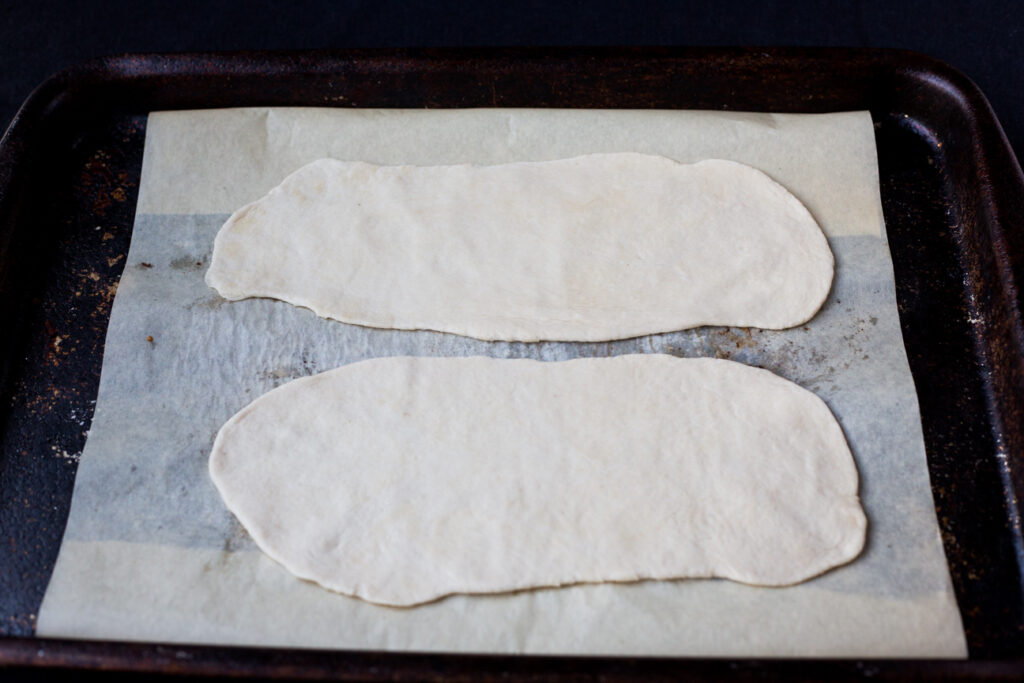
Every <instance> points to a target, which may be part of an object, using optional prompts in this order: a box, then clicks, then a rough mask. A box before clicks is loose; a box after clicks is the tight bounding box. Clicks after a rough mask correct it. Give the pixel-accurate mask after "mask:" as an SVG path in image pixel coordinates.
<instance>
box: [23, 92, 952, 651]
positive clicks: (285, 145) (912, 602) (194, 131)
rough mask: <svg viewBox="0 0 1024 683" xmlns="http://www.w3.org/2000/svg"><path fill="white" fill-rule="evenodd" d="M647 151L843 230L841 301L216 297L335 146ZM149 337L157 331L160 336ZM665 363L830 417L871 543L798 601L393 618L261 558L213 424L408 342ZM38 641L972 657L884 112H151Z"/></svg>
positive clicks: (456, 154)
mask: <svg viewBox="0 0 1024 683" xmlns="http://www.w3.org/2000/svg"><path fill="white" fill-rule="evenodd" d="M607 151H641V152H650V153H655V154H662V155H665V156H668V157H670V158H674V159H677V160H679V161H683V162H689V161H696V160H698V159H702V158H716V157H717V158H725V159H733V160H736V161H742V162H745V163H748V164H751V165H753V166H755V167H757V168H760V169H761V170H763V171H765V172H766V173H768V174H769V175H771V176H772V177H774V178H775V179H776V180H778V181H779V182H781V183H783V184H784V185H786V186H787V187H788V188H789V189H790V190H791V191H792V192H794V194H796V195H797V196H798V197H799V198H800V199H801V200H802V201H804V203H805V204H806V205H807V206H808V208H809V209H810V210H811V212H812V213H813V214H814V215H815V217H816V218H817V219H818V221H819V223H821V225H822V227H823V228H824V230H825V232H826V234H827V235H828V236H829V241H830V244H831V246H832V249H833V251H834V253H835V255H836V259H837V271H836V280H835V284H834V286H833V290H832V293H831V295H830V297H829V300H828V301H827V303H826V304H825V306H824V308H823V309H822V311H821V313H819V315H818V316H817V317H815V318H814V319H813V320H812V321H811V322H810V323H808V324H807V325H805V326H803V327H801V328H796V329H792V330H785V331H779V332H772V331H759V330H746V329H735V328H703V329H699V330H689V331H684V332H676V333H670V334H660V335H653V336H648V337H640V338H637V339H629V340H623V341H617V342H611V343H536V344H526V343H501V342H481V341H477V340H473V339H468V338H464V337H458V336H454V335H446V334H439V333H433V332H397V331H390V330H375V329H369V328H363V327H358V326H353V325H345V324H342V323H338V322H334V321H329V320H322V319H318V318H316V317H315V316H314V315H313V314H312V313H311V312H309V311H308V310H305V309H301V308H297V307H294V306H291V305H289V304H286V303H282V302H277V301H270V300H247V301H241V302H235V303H231V302H226V301H224V300H222V299H220V297H219V296H218V295H217V294H216V292H214V291H213V290H211V289H209V288H207V287H206V285H205V284H204V282H203V275H204V273H205V270H206V266H207V263H208V259H209V256H210V251H211V248H212V243H213V238H214V236H215V234H216V232H217V230H218V228H219V227H220V225H221V223H222V222H223V221H224V220H225V219H226V218H227V214H228V213H229V212H231V211H233V210H234V209H235V208H238V207H239V206H241V205H242V204H245V203H247V202H250V201H252V200H254V199H256V198H258V197H259V196H261V195H262V194H263V193H265V192H266V191H267V190H269V189H270V188H271V187H273V186H274V185H276V184H277V183H278V182H280V180H281V179H282V178H284V176H285V175H286V174H288V173H290V172H291V171H293V170H295V169H297V168H298V167H300V166H301V165H303V164H305V163H307V162H308V161H312V160H314V159H316V158H320V157H325V156H331V157H335V158H339V159H351V160H356V159H359V160H364V161H371V162H376V163H412V164H442V163H464V162H475V163H500V162H505V161H512V160H542V159H555V158H562V157H568V156H574V155H577V154H584V153H588V152H607ZM147 337H152V339H153V341H152V342H150V341H147ZM649 352H662V353H671V354H676V355H680V356H718V357H726V358H731V359H733V360H736V361H740V362H743V363H748V364H752V365H758V366H761V367H765V368H768V369H770V370H772V371H774V372H776V373H778V374H780V375H782V376H783V377H786V378H788V379H790V380H792V381H795V382H797V383H798V384H800V385H802V386H804V387H806V388H808V389H810V390H812V391H814V392H815V393H817V394H818V395H819V396H821V397H822V398H823V399H824V400H825V401H826V402H827V403H828V404H829V406H830V407H831V408H832V410H833V412H834V413H835V414H836V417H837V418H838V419H839V422H840V424H841V425H842V426H843V429H844V431H845V433H846V435H847V438H848V440H849V442H850V446H851V448H852V450H853V452H854V457H855V459H856V461H857V466H858V469H859V471H860V474H861V477H862V484H861V495H862V498H863V501H864V506H865V510H866V512H867V515H868V519H869V530H868V545H867V548H866V550H865V552H864V554H863V555H862V556H861V557H860V558H859V559H858V560H856V561H854V562H853V563H852V564H850V565H848V566H845V567H842V568H839V569H837V570H834V571H832V572H829V573H827V574H826V575H824V576H822V577H819V578H817V579H814V580H812V581H809V582H807V583H804V584H801V585H798V586H795V587H790V588H757V587H751V586H744V585H740V584H735V583H731V582H729V581H722V580H698V581H693V580H690V581H648V582H642V583H635V584H602V585H587V586H576V587H571V588H562V589H547V590H536V591H526V592H522V593H517V594H510V595H499V596H476V597H466V596H456V597H452V598H448V599H445V600H441V601H440V602H436V603H433V604H430V605H426V606H422V607H417V608H413V609H396V608H388V607H380V606H376V605H372V604H369V603H366V602H362V601H360V600H358V599H354V598H349V597H345V596H341V595H337V594H334V593H330V592H328V591H326V590H323V589H321V588H319V587H318V586H315V585H312V584H309V583H305V582H303V581H300V580H298V579H296V578H294V577H292V576H291V575H290V574H288V572H286V571H285V570H284V569H282V568H281V567H279V566H278V565H277V564H275V563H274V562H273V561H271V560H269V559H268V558H266V557H265V556H264V555H263V554H262V553H261V552H259V551H258V550H257V549H256V548H255V546H254V545H253V543H252V542H251V541H250V539H249V538H248V537H247V535H246V533H245V531H244V529H242V528H241V527H240V525H239V524H238V523H237V522H236V521H235V520H234V518H233V517H232V516H231V514H230V513H229V512H228V511H227V510H226V509H225V508H224V506H223V504H222V503H221V501H220V498H219V497H218V495H217V493H216V491H215V490H214V488H213V486H212V484H211V482H210V480H209V477H208V475H207V469H206V467H207V457H208V455H209V451H210V448H211V446H212V443H213V439H214V436H215V434H216V432H217V430H218V428H219V427H220V426H221V424H222V423H223V422H224V421H226V420H227V419H228V418H229V417H231V415H232V414H234V413H235V412H236V411H237V410H239V409H240V408H242V407H243V406H244V405H246V404H247V403H248V402H250V401H251V400H252V399H254V398H256V397H257V396H259V395H260V394H262V393H264V392H266V391H269V390H270V389H272V388H273V387H275V386H278V385H279V384H281V383H283V382H286V381H288V380H290V379H293V378H295V377H298V376H302V375H307V374H311V373H315V372H320V371H324V370H328V369H331V368H334V367H336V366H338V365H341V364H344V363H350V362H353V361H356V360H360V359H364V358H369V357H375V356H385V355H394V354H413V355H474V354H485V355H490V356H495V357H501V358H522V357H530V358H538V359H542V360H548V361H555V360H562V359H568V358H575V357H580V356H605V355H615V354H623V353H649ZM37 632H38V634H39V635H41V636H61V637H72V638H101V639H104V638H105V639H125V640H153V641H170V642H180V643H222V644H251V645H255V644H259V645H281V646H298V647H322V648H369V649H394V650H420V651H462V652H519V653H580V654H634V655H722V656H794V655H806V656H857V657H865V656H880V657H881V656H885V657H890V656H915V657H924V656H928V657H963V656H966V645H965V642H964V637H963V631H962V627H961V623H960V616H959V613H958V611H957V607H956V602H955V599H954V596H953V592H952V589H951V585H950V579H949V574H948V570H947V567H946V562H945V557H944V554H943V550H942V544H941V541H940V538H939V532H938V526H937V524H936V520H935V510H934V506H933V502H932V495H931V489H930V486H929V480H928V471H927V466H926V460H925V453H924V446H923V441H922V435H921V426H920V418H919V415H918V405H917V398H916V394H915V391H914V385H913V381H912V378H911V375H910V372H909V368H908V366H907V361H906V354H905V352H904V349H903V343H902V337H901V334H900V327H899V319H898V317H897V310H896V302H895V294H894V285H893V273H892V262H891V259H890V256H889V251H888V247H887V245H886V242H885V236H884V225H883V223H882V214H881V205H880V200H879V194H878V171H877V164H876V159H875V148H874V134H873V128H872V124H871V119H870V117H869V116H868V114H867V113H865V112H853V113H843V114H828V115H767V114H734V113H706V112H678V111H672V112H669V111H578V110H577V111H573V110H456V111H443V110H434V111H426V110H424V111H412V110H339V109H243V110H215V111H201V112H173V113H168V112H161V113H154V114H152V115H151V116H150V118H149V126H148V130H147V137H146V152H145V158H144V165H143V173H142V184H141V188H140V197H139V204H138V213H137V216H136V222H135V228H134V232H133V236H132V244H131V249H130V252H129V255H128V260H127V265H126V267H125V271H124V275H123V276H122V278H121V282H120V287H119V289H118V292H117V296H116V298H115V301H114V305H113V311H112V314H111V320H110V326H109V330H108V334H107V342H106V350H105V355H104V361H103V370H102V378H101V382H100V389H99V396H98V399H97V405H96V413H95V417H94V419H93V423H92V429H91V432H90V434H89V438H88V441H87V444H86V447H85V450H84V452H83V454H82V457H81V462H80V465H79V469H78V475H77V480H76V482H75V491H74V498H73V501H72V509H71V516H70V519H69V521H68V526H67V530H66V533H65V537H64V542H63V545H62V548H61V552H60V557H59V559H58V562H57V566H56V569H55V571H54V574H53V578H52V580H51V582H50V586H49V588H48V591H47V593H46V596H45V600H44V602H43V605H42V608H41V610H40V615H39V622H38V629H37Z"/></svg>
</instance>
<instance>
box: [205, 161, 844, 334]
mask: <svg viewBox="0 0 1024 683" xmlns="http://www.w3.org/2000/svg"><path fill="white" fill-rule="evenodd" d="M832 273H833V257H832V252H831V251H830V249H829V246H828V242H827V241H826V239H825V236H824V235H823V233H822V232H821V229H820V228H819V227H818V224H817V223H816V222H815V221H814V218H812V217H811V215H810V213H808V211H807V209H805V208H804V206H803V205H802V204H801V203H800V202H799V200H797V199H796V198H795V197H794V196H793V195H791V194H790V193H789V192H787V191H786V189H785V188H783V187H782V186H781V185H779V184H777V183H775V182H774V181H772V180H771V179H770V178H769V177H768V176H766V175H765V174H763V173H761V172H760V171H758V170H756V169H753V168H751V167H749V166H745V165H743V164H738V163H735V162H731V161H721V160H707V161H701V162H699V163H696V164H679V163H677V162H675V161H672V160H670V159H666V158H664V157H659V156H652V155H644V154H634V153H621V154H591V155H587V156H581V157H576V158H573V159H563V160H559V161H545V162H529V163H511V164H503V165H498V166H471V165H462V166H431V167H416V166H375V165H372V164H367V163H362V162H344V161H335V160H331V159H322V160H320V161H316V162H313V163H311V164H309V165H307V166H304V167H303V168H301V169H299V170H298V171H296V172H295V173H293V174H292V175H290V176H288V177H287V178H286V179H285V180H284V182H282V183H281V185H279V186H278V187H276V188H274V189H273V190H271V191H270V193H269V194H268V195H266V196H265V197H263V198H262V199H259V200H258V201H256V202H254V203H252V204H249V205H248V206H245V207H243V208H241V209H239V210H238V211H236V212H235V213H234V214H233V215H232V216H231V217H230V218H229V219H228V221H227V222H226V223H225V224H224V226H223V228H221V231H220V233H219V234H218V235H217V238H216V241H215V244H214V250H213V259H212V263H211V265H210V269H209V271H208V272H207V275H206V281H207V283H208V284H209V285H210V286H211V287H214V288H215V289H217V291H218V292H220V294H221V295H222V296H224V297H225V298H227V299H244V298H247V297H270V298H274V299H281V300H284V301H288V302H290V303H293V304H296V305H299V306H305V307H308V308H310V309H312V310H313V311H314V312H316V314H317V315H320V316H323V317H328V318H334V319H336V320H341V321H344V322H349V323H358V324H360V325H368V326H371V327H386V328H394V329H403V330H404V329H431V330H438V331H442V332H454V333H457V334H463V335H468V336H470V337H477V338H479V339H505V340H518V341H537V340H541V339H551V340H568V341H598V340H608V339H620V338H626V337H633V336H638V335H643V334H651V333H656V332H667V331H671V330H679V329H684V328H688V327H699V326H701V325H735V326H744V327H762V328H771V329H782V328H786V327H792V326H795V325H799V324H802V323H804V322H806V321H807V320H809V319H810V318H811V317H812V316H814V314H815V313H816V312H817V311H818V309H819V308H820V307H821V304H822V302H824V300H825V297H826V296H827V295H828V292H829V289H830V287H831V283H832Z"/></svg>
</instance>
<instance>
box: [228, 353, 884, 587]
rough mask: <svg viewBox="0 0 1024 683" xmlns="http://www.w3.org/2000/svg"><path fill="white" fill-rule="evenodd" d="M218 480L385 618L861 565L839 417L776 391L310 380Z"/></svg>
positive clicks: (545, 377) (606, 362) (388, 375)
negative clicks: (537, 597)
mask: <svg viewBox="0 0 1024 683" xmlns="http://www.w3.org/2000/svg"><path fill="white" fill-rule="evenodd" d="M209 464H210V474H211V476H212V478H213V481H214V483H215V484H216V486H217V489H218V490H219V491H220V494H221V496H222V497H223V499H224V502H225V503H226V504H227V506H228V508H230V509H231V510H232V511H233V512H234V514H235V515H236V516H237V517H238V519H239V520H240V521H241V522H242V524H243V525H244V526H245V528H246V529H248V531H249V532H250V534H251V535H252V537H253V538H254V539H255V541H256V543H257V544H258V545H259V547H260V548H262V549H263V550H264V551H265V552H266V553H267V554H268V555H270V556H271V557H273V558H274V559H276V560H277V561H278V562H280V563H281V564H283V565H284V566H285V567H286V568H287V569H289V570H290V571H291V572H292V573H294V574H295V575H297V576H299V577H302V578H305V579H310V580H312V581H315V582H317V583H319V584H321V585H323V586H325V587H327V588H330V589H332V590H335V591H338V592H341V593H345V594H348V595H353V596H357V597H360V598H363V599H366V600H369V601H371V602H376V603H382V604H388V605H415V604H418V603H423V602H428V601H431V600H434V599H436V598H439V597H441V596H445V595H448V594H451V593H492V592H503V591H511V590H517V589H525V588H534V587H542V586H559V585H565V584H573V583H580V582H600V581H635V580H640V579H671V578H683V577H691V578H697V577H713V576H717V577H724V578H728V579H733V580H735V581H740V582H743V583H750V584H759V585H768V586H780V585H787V584H793V583H796V582H800V581H803V580H806V579H808V578H811V577H813V576H815V575H817V574H820V573H822V572H824V571H826V570H828V569H829V568H831V567H835V566H837V565H841V564H844V563H846V562H849V561H850V560H852V559H853V558H854V557H856V556H857V555H858V554H859V553H860V551H861V549H862V547H863V544H864V537H865V528H866V519H865V516H864V513H863V510H862V509H861V505H860V501H859V499H858V497H857V470H856V467H855V465H854V462H853V458H852V456H851V453H850V450H849V448H848V447H847V445H846V441H845V439H844V437H843V433H842V430H841V429H840V427H839V425H838V423H837V422H836V420H835V418H834V417H833V416H832V413H831V412H830V411H829V409H828V407H827V406H826V405H825V404H824V403H823V402H822V401H821V400H820V399H818V398H817V397H816V396H814V395H813V394H812V393H810V392H809V391H806V390H804V389H802V388H800V387H798V386H797V385H795V384H793V383H791V382H789V381H787V380H784V379H782V378H780V377H778V376H776V375H774V374H772V373H770V372H768V371H766V370H761V369H757V368H751V367H748V366H745V365H741V364H739V363H734V362H731V361H725V360H715V359H679V358H674V357H671V356H665V355H653V354H644V355H631V356H620V357H615V358H600V359H579V360H571V361H565V362H558V363H545V362H538V361H533V360H496V359H492V358H482V357H471V358H412V357H392V358H378V359H374V360H368V361H362V362H359V363H354V364H352V365H347V366H343V367H341V368H338V369H336V370H332V371H330V372H325V373H322V374H319V375H315V376H312V377H306V378H303V379H298V380H295V381H293V382H290V383H288V384H285V385H284V386H281V387H279V388H277V389H275V390H273V391H271V392H269V393H267V394H265V395H264V396H262V397H260V398H259V399H257V400H256V401H254V402H253V403H251V404H250V405H249V406H247V407H246V408H244V409H243V410H241V411H240V412H239V413H237V414H236V415H235V416H234V417H232V418H231V419H230V420H229V421H228V422H227V423H226V424H225V425H224V426H223V427H222V428H221V430H220V433H219V434H218V435H217V439H216V442H215V443H214V446H213V452H212V454H211V456H210V463H209Z"/></svg>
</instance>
